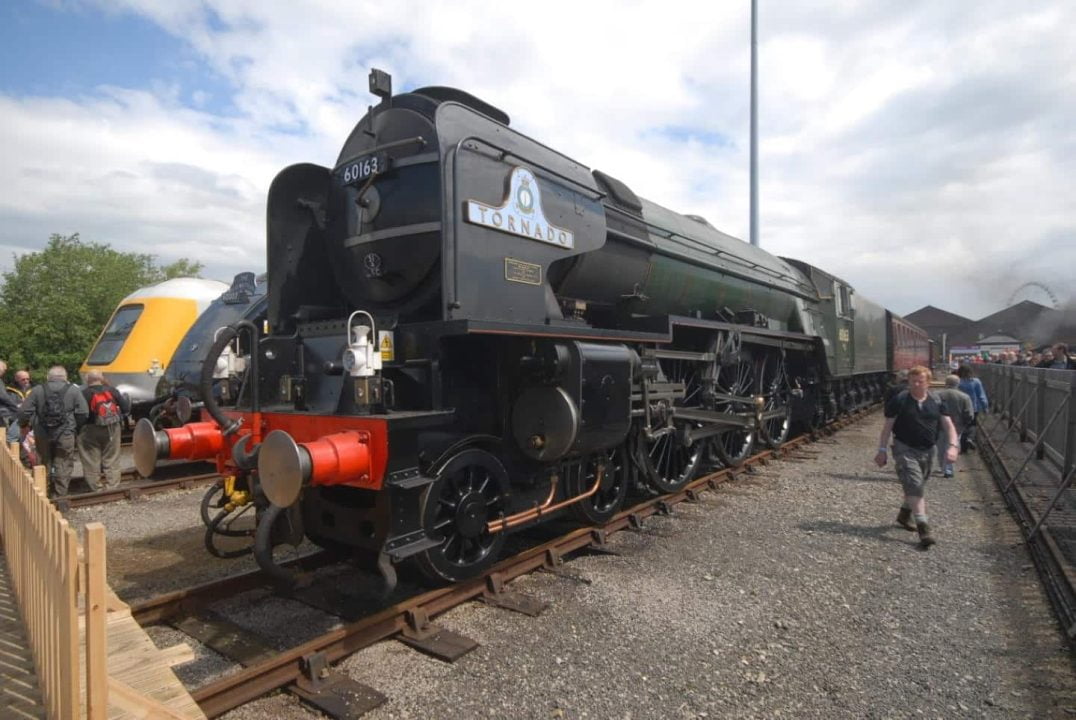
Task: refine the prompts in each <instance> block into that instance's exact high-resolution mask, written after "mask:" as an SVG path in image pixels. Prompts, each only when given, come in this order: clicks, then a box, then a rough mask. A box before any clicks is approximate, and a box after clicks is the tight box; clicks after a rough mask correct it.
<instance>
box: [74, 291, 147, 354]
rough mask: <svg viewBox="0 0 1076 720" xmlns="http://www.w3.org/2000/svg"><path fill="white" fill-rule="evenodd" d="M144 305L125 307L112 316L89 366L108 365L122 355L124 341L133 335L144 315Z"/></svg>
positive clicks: (96, 346) (95, 348) (94, 350)
mask: <svg viewBox="0 0 1076 720" xmlns="http://www.w3.org/2000/svg"><path fill="white" fill-rule="evenodd" d="M142 310H143V306H142V305H124V306H123V307H121V308H120V309H119V310H117V311H116V314H115V315H113V316H112V321H111V322H110V323H109V324H108V327H107V328H105V331H104V332H103V333H102V334H101V339H100V340H98V341H97V344H96V345H95V346H94V348H93V352H91V353H90V357H89V359H88V360H86V364H87V365H108V364H109V363H111V362H112V361H113V360H115V359H116V356H117V355H119V354H120V349H121V348H122V347H123V341H124V340H126V339H127V336H128V335H130V334H131V330H133V329H134V326H135V323H136V322H138V318H139V316H140V315H141V314H142Z"/></svg>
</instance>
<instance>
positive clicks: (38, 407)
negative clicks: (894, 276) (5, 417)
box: [19, 365, 89, 497]
mask: <svg viewBox="0 0 1076 720" xmlns="http://www.w3.org/2000/svg"><path fill="white" fill-rule="evenodd" d="M45 377H46V379H45V384H44V385H37V386H36V387H34V388H33V389H32V390H30V394H29V395H27V396H26V399H25V400H23V401H22V405H20V406H19V424H20V425H22V426H24V427H25V426H29V425H30V424H31V422H32V423H33V429H34V441H35V444H36V446H37V453H38V455H39V457H40V458H41V464H42V465H44V466H45V467H46V468H48V472H49V484H50V485H51V487H52V492H53V494H54V495H55V496H56V497H63V496H64V495H67V488H68V485H70V483H71V472H72V470H73V469H74V465H75V436H76V435H77V434H78V431H79V429H80V428H81V427H82V425H83V424H84V423H85V422H86V418H87V416H88V415H89V408H88V407H87V405H86V398H84V397H82V392H81V391H80V390H79V389H78V386H77V385H74V384H72V383H69V382H68V381H67V370H65V369H64V367H63V365H53V366H52V367H50V368H49V371H48V374H47V375H46V376H45Z"/></svg>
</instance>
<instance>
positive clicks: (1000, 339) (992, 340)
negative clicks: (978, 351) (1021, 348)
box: [979, 335, 1020, 345]
mask: <svg viewBox="0 0 1076 720" xmlns="http://www.w3.org/2000/svg"><path fill="white" fill-rule="evenodd" d="M979 344H980V345H1018V344H1020V340H1018V339H1017V338H1014V337H1011V336H1009V335H991V336H990V337H985V338H983V339H982V340H980V341H979Z"/></svg>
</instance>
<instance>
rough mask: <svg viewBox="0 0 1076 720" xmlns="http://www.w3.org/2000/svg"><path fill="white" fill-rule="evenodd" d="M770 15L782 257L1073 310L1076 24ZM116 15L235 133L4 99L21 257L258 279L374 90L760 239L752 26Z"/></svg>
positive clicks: (1002, 8) (557, 8)
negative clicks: (1069, 299)
mask: <svg viewBox="0 0 1076 720" xmlns="http://www.w3.org/2000/svg"><path fill="white" fill-rule="evenodd" d="M761 4H762V8H761V14H760V18H761V26H760V30H761V43H760V60H761V65H762V73H763V74H762V79H761V112H762V115H761V118H760V129H761V131H762V145H761V153H760V155H761V157H760V161H761V170H762V176H761V214H762V240H763V246H764V247H765V248H766V249H768V250H770V251H771V252H774V253H775V254H783V255H791V256H795V257H799V258H802V259H804V260H806V261H808V262H812V263H814V264H816V265H819V266H821V267H824V268H826V269H828V270H831V271H832V272H834V273H836V274H838V275H840V276H843V277H845V278H846V279H848V280H849V281H851V282H852V283H854V284H855V285H857V287H858V288H859V289H860V291H861V292H862V293H863V294H865V295H868V296H873V297H875V298H876V299H878V300H879V301H881V302H883V303H884V304H887V305H889V306H891V307H893V308H894V309H896V310H898V311H903V312H907V311H911V310H913V309H915V308H916V307H918V306H920V305H923V304H926V303H931V304H934V305H939V306H942V307H946V308H948V309H951V310H953V311H955V312H959V313H962V314H967V315H971V316H979V315H983V314H986V313H988V312H991V311H993V310H996V309H998V307H999V306H1000V304H1001V303H1002V302H1004V300H1005V299H1007V293H1008V291H1009V288H1010V286H1011V287H1012V288H1015V287H1016V286H1017V285H1019V284H1020V283H1022V282H1024V281H1026V280H1039V281H1043V282H1046V283H1047V284H1050V285H1053V286H1055V289H1060V288H1065V287H1067V286H1068V285H1069V284H1070V277H1069V273H1070V271H1069V270H1068V268H1071V267H1072V266H1073V265H1074V262H1073V261H1074V260H1076V249H1074V246H1076V206H1074V203H1072V201H1071V198H1070V197H1069V195H1070V189H1069V188H1070V183H1069V176H1070V175H1071V167H1072V163H1073V161H1074V160H1076V131H1074V130H1073V124H1072V123H1071V117H1073V116H1074V112H1073V111H1074V110H1076V92H1074V90H1076V62H1074V61H1076V49H1074V48H1076V46H1074V45H1073V44H1072V43H1071V42H1067V40H1068V38H1067V37H1066V31H1064V28H1065V27H1071V26H1072V25H1073V23H1074V21H1076V9H1073V8H1070V7H1068V6H1067V5H1063V4H1053V3H1048V2H1046V1H1045V0H1035V1H1032V2H1025V3H1010V2H1005V1H1004V0H983V1H980V2H972V1H971V0H960V1H955V2H948V3H933V2H927V1H926V0H922V1H920V2H909V3H899V4H889V3H878V2H866V1H864V2H853V1H851V0H849V1H848V2H822V1H819V2H809V3H797V4H785V3H774V2H766V1H763V2H762V3H761ZM102 6H103V7H105V8H106V10H107V11H108V12H135V13H138V14H141V15H144V16H146V17H148V18H150V19H152V21H154V22H156V23H157V24H159V25H160V26H161V27H163V28H164V29H166V31H168V32H169V33H171V34H172V35H174V36H175V37H177V38H179V39H181V40H182V41H183V42H184V43H187V44H189V46H190V48H191V49H192V51H193V52H194V53H195V54H196V55H197V56H198V57H200V58H201V59H202V60H203V61H204V62H205V63H206V64H207V65H208V66H209V67H211V68H213V70H214V71H215V72H216V73H218V74H219V76H220V77H223V78H225V79H226V80H227V81H228V82H231V83H233V84H234V86H235V95H234V97H233V104H234V109H235V112H234V113H233V114H232V115H229V116H227V117H216V116H213V115H212V114H211V113H210V112H209V111H208V110H206V107H207V102H206V101H207V97H206V94H205V92H203V91H201V90H199V89H195V91H194V92H193V95H192V96H193V98H194V102H195V103H196V105H197V107H195V108H187V107H183V106H182V105H181V104H180V102H179V99H178V97H177V94H176V93H175V92H174V90H173V89H170V88H167V87H157V88H151V89H146V88H127V89H116V88H109V89H102V90H101V92H100V93H98V94H95V95H93V96H89V97H81V98H66V99H59V98H20V99H15V98H11V97H6V98H4V97H0V123H2V126H3V130H4V141H3V142H4V144H5V146H6V147H5V148H4V152H5V163H4V164H3V166H0V183H2V186H0V187H3V188H4V190H5V192H4V193H3V194H2V196H0V219H4V220H5V221H6V222H7V226H8V234H7V237H6V242H7V244H8V245H9V246H17V247H32V246H33V243H34V242H37V243H39V244H40V243H43V242H44V240H45V238H46V237H47V234H48V232H51V231H66V230H67V229H70V230H79V229H81V230H82V231H83V234H84V236H87V235H88V234H89V230H90V229H92V230H93V232H94V233H95V237H93V238H92V239H96V240H101V241H106V242H111V243H113V244H114V245H117V246H119V247H123V248H125V249H126V247H127V244H131V246H132V247H136V246H137V247H139V248H140V249H144V248H143V247H141V245H142V244H148V245H149V246H150V249H152V250H153V251H154V252H158V253H159V254H161V255H162V257H163V258H164V259H169V258H170V257H172V256H173V255H190V256H195V257H198V258H199V259H203V260H206V261H208V262H209V263H210V265H211V267H214V266H217V265H219V266H220V267H222V268H227V269H228V270H229V271H231V270H233V269H239V268H241V267H260V266H261V265H262V264H263V259H262V247H263V243H264V240H263V237H264V197H265V191H266V190H267V188H268V184H269V182H270V181H271V179H272V177H273V176H274V174H275V173H276V172H277V171H278V170H279V169H280V168H282V167H284V166H285V165H287V164H289V163H292V162H299V161H309V162H315V163H319V164H324V165H329V164H332V162H333V161H334V159H335V156H336V153H337V151H338V148H339V146H340V144H341V143H342V141H343V139H344V138H345V137H346V135H347V133H348V132H350V130H351V128H352V127H353V125H354V123H355V122H356V121H357V120H358V119H359V118H360V117H361V115H362V114H363V112H364V111H365V109H366V107H367V105H368V104H370V102H371V100H372V98H371V97H370V96H368V95H367V93H366V74H367V71H368V70H369V68H370V67H372V66H377V67H382V68H384V69H386V70H388V71H390V72H392V73H393V75H394V84H395V88H396V90H397V91H400V90H401V89H403V88H406V87H414V86H416V85H426V84H439V85H453V86H457V87H460V88H462V89H465V90H467V91H469V92H471V93H473V94H475V95H477V96H478V97H481V98H483V99H484V100H486V101H488V102H490V103H492V104H494V105H496V106H498V107H500V108H501V109H503V110H505V111H506V112H507V113H508V114H509V115H510V116H511V117H512V124H513V126H514V127H516V128H517V129H519V130H521V131H523V132H525V133H527V134H529V135H531V136H533V137H535V138H536V139H537V140H539V141H541V142H543V143H545V144H547V145H549V146H550V147H553V148H555V149H557V150H560V151H562V152H564V153H565V154H567V155H569V156H571V157H574V158H576V159H577V160H579V161H580V162H583V163H584V164H587V165H589V166H591V167H597V168H600V169H602V170H604V171H606V172H608V173H609V174H611V175H614V176H616V177H618V178H620V179H621V180H623V181H625V182H627V183H628V184H629V185H630V186H631V187H632V188H633V189H634V190H635V191H636V192H637V193H639V194H640V195H642V196H644V197H647V198H648V199H651V200H653V201H655V202H657V203H659V204H662V205H666V206H668V207H670V208H673V209H675V210H678V211H681V212H692V213H697V214H701V215H704V216H706V217H707V218H708V219H709V220H710V222H712V223H713V224H714V225H716V226H717V227H719V228H721V229H723V230H725V231H727V232H730V233H733V234H737V235H740V236H746V233H747V193H748V188H747V175H746V171H747V150H748V148H747V143H748V139H747V123H748V117H747V102H748V76H747V73H748V67H749V65H748V63H749V47H748V30H749V18H748V14H747V13H748V4H747V3H706V4H703V3H701V2H697V3H693V2H685V3H655V2H649V1H643V0H636V1H634V2H627V3H624V2H620V3H613V2H609V1H606V2H594V3H579V2H575V3H570V2H564V1H559V2H547V3H543V4H541V5H538V6H534V5H530V6H520V5H519V4H513V3H496V4H495V3H488V2H479V1H477V0H472V1H461V2H447V1H444V2H424V3H418V2H400V3H371V2H352V3H337V2H329V1H328V0H325V1H324V2H304V3H285V2H254V0H248V1H240V0H219V1H218V2H213V3H202V2H196V1H195V0H185V1H184V0H176V1H175V2H169V3H158V2H153V1H152V0H125V1H124V2H122V3H120V4H119V5H117V4H115V3H111V2H110V3H107V5H106V4H104V3H102ZM706 138H709V139H711V140H713V139H716V138H727V139H728V142H727V143H721V142H704V139H706ZM50 223H51V224H50ZM58 225H62V227H58ZM35 238H36V239H35ZM218 256H222V257H223V259H222V260H220V261H219V262H218V261H216V260H214V258H216V257H218ZM0 259H2V258H0ZM913 268H914V269H915V272H916V280H915V282H913V283H909V282H908V281H907V280H906V279H904V278H903V277H901V275H902V273H904V272H905V271H910V270H911V269H913Z"/></svg>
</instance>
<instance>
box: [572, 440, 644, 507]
mask: <svg viewBox="0 0 1076 720" xmlns="http://www.w3.org/2000/svg"><path fill="white" fill-rule="evenodd" d="M627 458H628V455H627V452H626V451H625V449H624V446H623V445H620V446H618V447H615V448H612V449H610V450H607V451H605V452H601V453H597V454H596V455H593V456H592V457H590V458H589V459H588V460H587V461H586V462H584V463H581V464H580V465H578V466H576V467H575V468H572V470H571V471H570V474H569V475H568V482H567V483H566V490H567V492H568V495H569V496H570V497H574V496H576V495H581V494H582V493H584V492H586V491H587V490H589V489H590V488H591V486H592V485H593V484H594V480H595V478H596V477H597V473H598V469H599V468H601V471H602V478H601V485H599V486H598V490H597V492H595V493H594V494H593V495H591V496H590V497H588V498H584V499H583V500H580V501H579V502H577V503H575V504H574V505H572V506H571V508H572V515H574V516H575V518H576V519H577V520H579V521H580V522H583V523H586V524H588V525H600V524H602V523H604V522H608V521H609V519H610V518H612V517H613V516H614V515H616V513H617V511H619V510H620V508H621V506H622V505H623V504H624V498H625V497H627V495H628V481H629V480H630V478H629V475H628V462H627Z"/></svg>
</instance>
